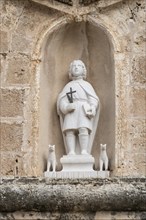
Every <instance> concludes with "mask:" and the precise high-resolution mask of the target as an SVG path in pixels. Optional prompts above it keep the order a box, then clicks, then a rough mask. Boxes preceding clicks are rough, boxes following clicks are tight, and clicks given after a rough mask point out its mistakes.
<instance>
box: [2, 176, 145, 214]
mask: <svg viewBox="0 0 146 220" xmlns="http://www.w3.org/2000/svg"><path fill="white" fill-rule="evenodd" d="M145 182H146V179H145V178H120V179H119V178H113V179H84V180H82V179H74V180H71V179H70V180H69V179H66V180H62V179H60V180H58V179H57V180H55V179H54V180H49V181H47V182H46V180H45V179H44V178H20V179H16V178H15V179H2V181H1V185H0V210H1V212H14V211H24V212H28V211H37V212H97V211H135V212H136V211H139V212H143V211H146V206H145V204H146V189H145Z"/></svg>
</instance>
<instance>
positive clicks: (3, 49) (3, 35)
mask: <svg viewBox="0 0 146 220" xmlns="http://www.w3.org/2000/svg"><path fill="white" fill-rule="evenodd" d="M8 46H9V42H8V33H7V32H5V31H0V53H7V52H8Z"/></svg>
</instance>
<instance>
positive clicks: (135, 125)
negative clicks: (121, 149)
mask: <svg viewBox="0 0 146 220" xmlns="http://www.w3.org/2000/svg"><path fill="white" fill-rule="evenodd" d="M127 137H128V146H127V148H130V150H131V151H133V152H134V153H145V150H146V149H145V147H146V146H145V137H146V119H128V120H127Z"/></svg>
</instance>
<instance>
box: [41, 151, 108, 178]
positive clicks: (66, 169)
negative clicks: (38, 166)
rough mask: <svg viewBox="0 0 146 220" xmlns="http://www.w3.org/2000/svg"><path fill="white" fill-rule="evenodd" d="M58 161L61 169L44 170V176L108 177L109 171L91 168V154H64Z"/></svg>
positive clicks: (92, 162) (92, 159)
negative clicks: (57, 170)
mask: <svg viewBox="0 0 146 220" xmlns="http://www.w3.org/2000/svg"><path fill="white" fill-rule="evenodd" d="M60 162H61V164H62V166H63V169H62V170H61V171H59V172H45V173H44V175H45V177H48V178H50V179H52V178H58V179H59V178H61V179H67V178H69V179H75V178H108V177H109V171H95V170H93V165H94V157H92V156H91V155H64V156H63V157H62V158H61V159H60Z"/></svg>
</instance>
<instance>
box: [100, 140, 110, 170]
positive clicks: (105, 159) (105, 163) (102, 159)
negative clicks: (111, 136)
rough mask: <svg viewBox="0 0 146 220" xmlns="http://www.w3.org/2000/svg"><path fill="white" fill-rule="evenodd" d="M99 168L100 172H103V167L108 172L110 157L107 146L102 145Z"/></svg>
mask: <svg viewBox="0 0 146 220" xmlns="http://www.w3.org/2000/svg"><path fill="white" fill-rule="evenodd" d="M99 166H100V171H103V166H104V169H105V170H108V156H107V153H106V144H100V155H99Z"/></svg>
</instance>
